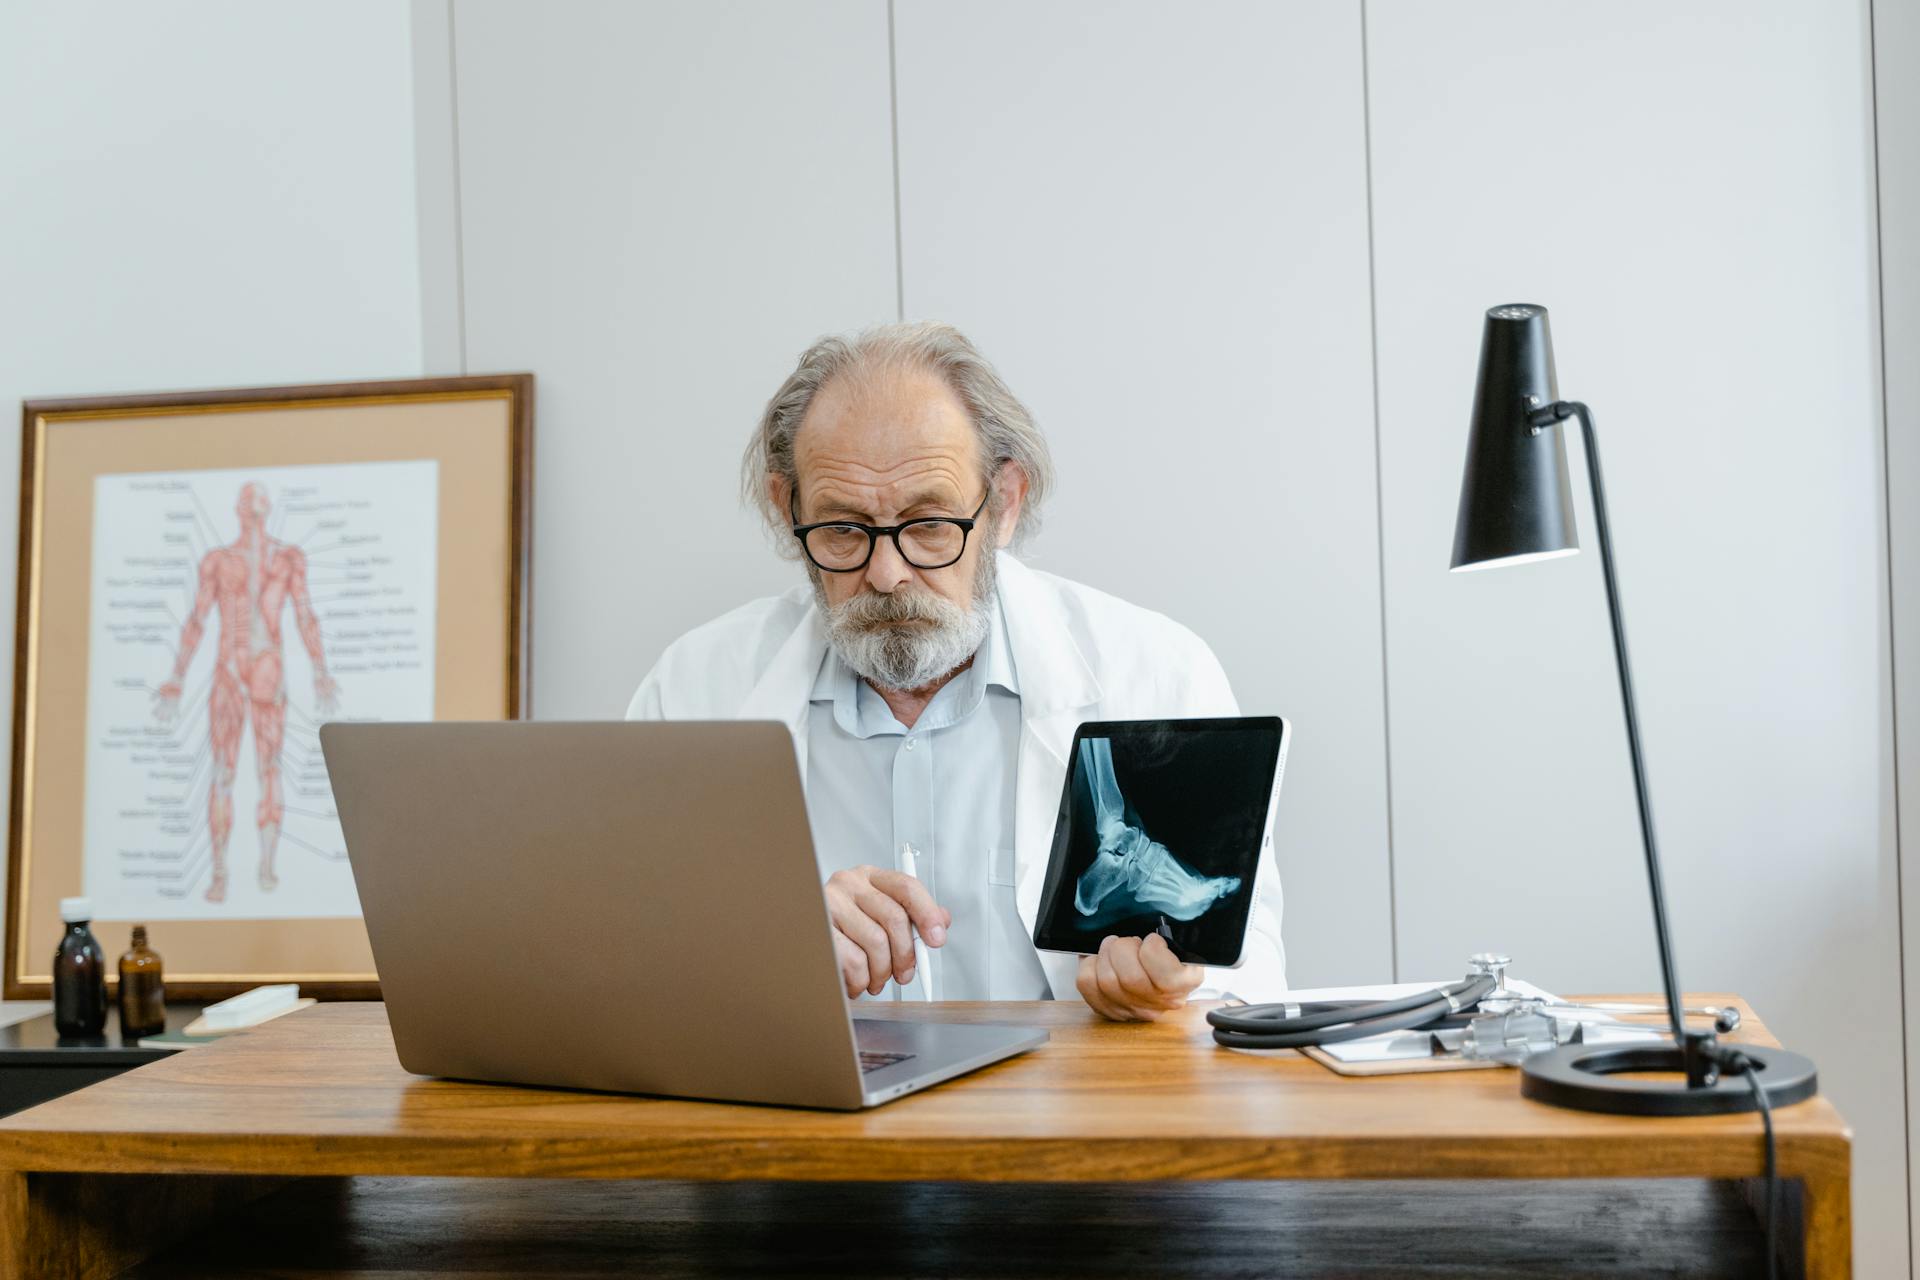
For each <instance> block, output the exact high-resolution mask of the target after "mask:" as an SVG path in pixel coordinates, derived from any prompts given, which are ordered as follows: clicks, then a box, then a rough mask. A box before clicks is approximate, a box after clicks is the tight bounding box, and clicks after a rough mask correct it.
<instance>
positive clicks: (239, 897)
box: [84, 461, 439, 920]
mask: <svg viewBox="0 0 1920 1280" xmlns="http://www.w3.org/2000/svg"><path fill="white" fill-rule="evenodd" d="M438 486H439V464H438V463H435V462H430V461H421V462H413V461H396V462H359V463H342V464H323V465H316V466H292V467H258V468H249V469H247V470H245V471H239V470H217V471H181V472H156V473H145V474H133V475H104V476H100V477H98V478H97V479H96V480H95V483H94V521H93V547H92V572H93V582H92V605H91V616H90V620H89V624H88V634H87V646H88V648H87V681H88V687H87V757H86V760H87V773H86V829H85V838H84V844H85V859H84V866H85V880H86V884H85V888H86V892H87V895H88V896H89V897H90V898H92V899H93V900H94V910H95V912H96V915H97V916H98V918H100V919H108V920H111V919H131V920H156V919H158V920H191V919H212V918H250V919H260V918H286V917H337V916H354V915H358V914H359V898H358V895H357V894H356V893H355V891H354V887H353V876H352V872H351V870H350V868H349V867H348V864H347V861H346V846H345V842H344V840H343V838H342V837H341V834H340V824H339V819H338V817H337V816H336V815H335V813H334V809H333V790H332V786H331V785H330V783H329V782H328V779H327V773H326V762H325V760H324V759H323V758H322V757H321V754H320V744H319V728H320V725H321V723H322V722H324V721H326V720H327V719H329V718H338V717H344V718H350V719H354V720H387V719H406V720H429V719H432V718H433V715H434V637H435V620H436V600H435V583H436V579H437V575H438V563H437V546H438V541H437V539H438V529H439V501H438ZM249 739H250V740H251V741H249Z"/></svg>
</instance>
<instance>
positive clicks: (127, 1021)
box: [120, 924, 167, 1040]
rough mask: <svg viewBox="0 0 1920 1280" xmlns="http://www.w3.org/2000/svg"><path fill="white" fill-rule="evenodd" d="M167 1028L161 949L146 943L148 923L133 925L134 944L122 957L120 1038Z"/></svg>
mask: <svg viewBox="0 0 1920 1280" xmlns="http://www.w3.org/2000/svg"><path fill="white" fill-rule="evenodd" d="M166 1029H167V988H166V984H165V983H164V982H162V981H161V980H160V953H159V952H157V951H155V950H154V949H153V948H152V947H149V946H148V945H147V926H145V925H143V924H137V925H135V926H133V944H132V945H131V946H129V947H128V948H127V950H126V954H124V955H122V956H121V957H120V1038H121V1039H123V1040H137V1039H139V1038H140V1037H141V1036H157V1035H159V1034H160V1033H161V1032H162V1031H165V1030H166Z"/></svg>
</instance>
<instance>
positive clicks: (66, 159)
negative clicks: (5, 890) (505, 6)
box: [0, 0, 420, 949]
mask: <svg viewBox="0 0 1920 1280" xmlns="http://www.w3.org/2000/svg"><path fill="white" fill-rule="evenodd" d="M407 46H408V40H407V13H406V11H405V10H404V9H402V8H395V7H394V6H392V5H390V4H385V3H381V2H380V0H357V2H355V3H339V4H329V5H324V6H321V5H309V6H290V5H279V6H264V5H255V4H247V3H214V2H210V0H198V2H196V3H192V4H186V5H176V6H170V7H169V8H167V9H164V10H162V9H157V8H155V7H153V6H150V5H143V4H133V3H103V4H89V5H0V300H4V305H0V477H4V479H0V495H4V496H3V497H0V602H4V603H3V604H0V609H4V610H5V611H6V614H7V617H8V619H9V621H8V623H7V624H6V625H4V626H0V670H4V671H5V672H6V673H7V677H6V678H5V679H4V680H0V723H7V724H10V723H11V722H12V715H11V711H10V704H11V699H12V696H13V681H12V678H11V673H12V670H13V657H12V653H13V627H12V625H11V617H12V612H13V605H14V590H15V582H14V572H15V564H16V560H17V553H18V549H17V547H16V545H15V542H16V531H17V529H18V527H19V526H18V517H17V511H16V504H17V503H18V500H19V492H18V489H17V487H16V484H15V480H14V477H16V476H17V475H18V474H19V454H18V450H19V431H18V424H19V421H20V418H19V412H20V401H21V400H23V399H28V398H32V397H35V396H54V395H85V394H106V393H110V392H121V391H161V390H174V389H180V390H185V389H192V388H202V387H227V386H247V385H259V384H265V383H290V382H320V381H327V380H330V379H354V378H382V377H386V378H392V377H409V376H412V375H415V374H418V373H419V372H420V288H419V278H418V261H417V252H416V251H417V247H418V241H417V238H416V230H415V225H414V203H413V183H414V175H413V159H414V156H413V132H412V100H411V97H410V94H409V83H410V78H411V77H410V72H409V67H408V58H407ZM289 51H293V53H292V54H291V55H290V53H289ZM6 786H7V782H6V779H5V776H4V775H0V807H4V805H5V802H6V796H5V791H6ZM161 946H162V948H163V949H164V947H165V941H164V938H163V939H162V940H161Z"/></svg>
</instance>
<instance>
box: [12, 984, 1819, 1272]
mask: <svg viewBox="0 0 1920 1280" xmlns="http://www.w3.org/2000/svg"><path fill="white" fill-rule="evenodd" d="M1688 999H1689V1002H1691V1003H1698V1002H1700V1001H1703V1000H1711V1001H1713V1002H1715V1003H1737V1002H1735V1001H1731V1000H1730V999H1729V998H1728V997H1723V996H1689V997H1688ZM935 1011H936V1012H938V1013H940V1014H941V1015H942V1016H950V1017H955V1016H957V1017H964V1018H969V1019H974V1020H979V1021H1005V1022H1023V1023H1037V1024H1040V1025H1044V1026H1046V1027H1048V1028H1049V1029H1050V1030H1051V1031H1052V1034H1053V1039H1052V1042H1051V1043H1050V1044H1048V1045H1047V1046H1045V1047H1043V1048H1042V1049H1040V1050H1037V1051H1035V1052H1033V1053H1029V1054H1026V1055H1024V1056H1022V1057H1019V1058H1015V1059H1012V1060H1010V1061H1008V1062H1004V1063H1000V1064H997V1065H995V1066H993V1067H990V1068H988V1069H986V1070H984V1071H981V1072H978V1073H976V1074H974V1075H972V1076H969V1077H966V1078H965V1079H963V1080H961V1081H957V1082H953V1083H950V1084H948V1085H944V1086H942V1087H940V1088H937V1089H933V1090H931V1091H929V1092H927V1093H923V1094H918V1095H915V1096H912V1097H909V1098H906V1099H903V1100H901V1101H899V1102H895V1103H892V1104H890V1105H887V1106H884V1107H881V1108H879V1109H877V1110H873V1111H867V1112H860V1113H854V1114H844V1113H835V1112H812V1111H795V1110H782V1109H776V1108H771V1107H748V1106H728V1105H723V1104H715V1103H701V1102H685V1101H677V1100H671V1099H643V1098H630V1097H620V1096H611V1095H602V1094H591V1093H569V1092H560V1091H551V1090H536V1089H517V1088H502V1087H497V1086H489V1085H479V1084H463V1083H456V1082H450V1081H435V1080H423V1079H420V1078H417V1077H413V1076H409V1075H407V1074H406V1073H405V1072H403V1071H401V1069H400V1067H399V1064H398V1062H397V1061H396V1059H395V1057H394V1053H393V1046H392V1039H391V1034H390V1032H389V1030H388V1027H387V1023H386V1019H385V1011H384V1009H383V1008H382V1007H381V1006H378V1005H322V1006H319V1007H316V1008H313V1009H309V1010H306V1011H304V1012H302V1013H299V1014H294V1015H291V1016H289V1017H287V1018H284V1019H281V1020H280V1021H277V1022H275V1023H272V1024H270V1025H268V1026H266V1027H263V1028H261V1029H259V1030H257V1031H254V1032H251V1033H249V1034H247V1035H245V1036H241V1037H235V1038H233V1039H230V1040H226V1041H223V1042H221V1043H219V1044H215V1045H212V1046H209V1047H207V1048H203V1049H193V1050H190V1051H188V1052H185V1053H181V1054H178V1055H176V1056H174V1057H173V1058H170V1059H168V1060H166V1061H162V1062H157V1063H154V1064H152V1065H149V1066H145V1067H141V1068H138V1069H136V1070H134V1071H131V1072H128V1073H127V1074H125V1075H122V1076H119V1077H117V1078H115V1079H112V1080H108V1081H105V1082H103V1083H101V1084H98V1085H95V1086H93V1087H91V1088H88V1089H85V1090H82V1091H80V1092H78V1093H74V1094H70V1095H68V1096H66V1097H63V1098H58V1099H55V1100H54V1101H51V1102H48V1103H45V1104H43V1105H41V1106H38V1107H35V1108H33V1109H32V1110H29V1111H25V1112H22V1113H20V1114H18V1115H16V1116H13V1117H10V1118H8V1119H5V1120H0V1276H35V1277H50V1276H81V1275H85V1276H94V1275H111V1274H114V1273H115V1272H116V1271H117V1270H118V1269H120V1268H123V1267H125V1266H127V1265H129V1264H130V1263H132V1262H134V1261H136V1260H138V1259H139V1258H141V1257H144V1256H146V1255H147V1254H148V1253H150V1252H151V1251H152V1250H154V1249H156V1248H158V1247H159V1246H160V1245H162V1244H164V1243H167V1242H168V1241H169V1240H170V1239H173V1238H177V1237H178V1236H179V1235H181V1234H182V1232H183V1231H184V1230H186V1229H188V1228H190V1227H191V1226H192V1225H193V1223H194V1222H195V1221H197V1220H203V1219H204V1218H205V1217H206V1216H207V1215H209V1214H211V1213H212V1212H214V1211H216V1210H217V1209H219V1208H221V1207H224V1206H230V1205H232V1204H233V1203H235V1202H236V1201H238V1200H240V1199H244V1198H246V1197H249V1196H254V1195H258V1194H260V1193H261V1192H262V1191H263V1190H265V1189H267V1188H270V1187H271V1186H273V1185H275V1180H277V1179H284V1178H286V1177H288V1176H297V1175H319V1176H326V1177H345V1176H355V1175H384V1176H404V1177H438V1176H449V1175H452V1176H463V1177H468V1176H470V1177H479V1178H543V1179H544V1178H593V1179H633V1178H643V1179H680V1180H697V1181H709V1180H713V1181H727V1182H733V1181H740V1180H761V1179H765V1180H780V1181H807V1182H816V1181H817V1182H863V1181H876V1180H881V1181H911V1182H921V1181H926V1182H945V1183H954V1182H959V1183H965V1182H1030V1183H1031V1182H1082V1181H1097V1182H1138V1181H1154V1180H1191V1179H1198V1180H1218V1179H1348V1178H1366V1179H1383V1178H1384V1179H1407V1178H1418V1179H1460V1178H1501V1179H1563V1178H1582V1179H1589V1178H1686V1179H1748V1178H1755V1177H1757V1176H1759V1174H1760V1173H1761V1172H1762V1167H1763V1166H1762V1144H1761V1137H1760V1133H1761V1130H1760V1122H1759V1119H1758V1117H1757V1116H1750V1115H1748V1116H1714V1117H1701V1118H1688V1119H1640V1118H1629V1117H1617V1116H1603V1115H1588V1114H1585V1113H1581V1112H1574V1111H1563V1110H1557V1109H1554V1108H1551V1107H1546V1106H1543V1105H1540V1104H1537V1103H1533V1102H1529V1101H1527V1100H1525V1099H1522V1098H1521V1097H1520V1096H1519V1089H1518V1082H1517V1080H1516V1079H1515V1076H1514V1074H1513V1073H1512V1072H1510V1071H1504V1070H1500V1071H1467V1072H1453V1073H1442V1074H1430V1075H1420V1076H1400V1077H1391V1078H1378V1079H1347V1078H1343V1077H1340V1076H1336V1075H1334V1074H1332V1073H1331V1072H1328V1071H1326V1070H1325V1069H1323V1068H1321V1067H1319V1066H1317V1065H1315V1064H1313V1063H1311V1062H1308V1061H1306V1060H1305V1059H1301V1058H1298V1057H1297V1056H1294V1055H1286V1056H1284V1057H1256V1056H1253V1055H1246V1054H1238V1053H1231V1052H1228V1051H1225V1050H1221V1049H1218V1048H1216V1047H1215V1046H1214V1045H1213V1044H1212V1043H1211V1042H1210V1041H1208V1040H1207V1039H1206V1037H1205V1024H1204V1022H1203V1021H1202V1019H1201V1014H1200V1011H1199V1010H1198V1009H1192V1010H1188V1011H1186V1012H1185V1013H1184V1014H1183V1015H1181V1016H1178V1017H1175V1018H1173V1019H1169V1020H1167V1021H1164V1022H1161V1023H1158V1024H1151V1025H1125V1026H1122V1025H1112V1024H1107V1023H1103V1022H1100V1021H1099V1020H1098V1019H1096V1018H1094V1017H1093V1016H1092V1015H1091V1013H1089V1011H1088V1010H1087V1009H1086V1008H1085V1007H1084V1006H1081V1005H1079V1004H1077V1003H1073V1004H1069V1003H1061V1004H1044V1003H1043V1004H1019V1005H945V1006H938V1007H937V1008H936V1010H935ZM1743 1011H1744V1012H1746V1013H1747V1018H1746V1022H1745V1025H1744V1027H1743V1029H1742V1032H1741V1035H1740V1036H1738V1037H1735V1038H1736V1039H1750V1040H1757V1041H1759V1042H1761V1043H1771V1040H1770V1038H1769V1037H1767V1035H1766V1032H1765V1030H1764V1028H1762V1027H1761V1026H1760V1024H1759V1022H1758V1020H1757V1019H1755V1018H1754V1017H1752V1015H1751V1012H1750V1011H1746V1010H1744V1006H1743ZM862 1012H863V1013H866V1012H868V1010H866V1009H863V1010H862ZM874 1012H876V1013H877V1014H879V1015H881V1016H891V1017H919V1016H925V1015H926V1013H927V1012H928V1010H926V1009H925V1008H924V1007H922V1006H918V1005H912V1004H905V1005H898V1006H879V1007H877V1008H876V1009H875V1010H874ZM1776 1128H1777V1132H1778V1135H1779V1166H1780V1172H1781V1175H1782V1177H1783V1178H1788V1179H1794V1180H1797V1182H1798V1183H1799V1186H1800V1188H1801V1194H1800V1198H1799V1200H1800V1212H1798V1213H1797V1214H1795V1215H1794V1217H1795V1218H1796V1219H1797V1220H1798V1223H1799V1225H1800V1227H1801V1230H1802V1236H1803V1240H1804V1246H1803V1247H1804V1250H1805V1257H1806V1260H1807V1264H1806V1265H1807V1274H1808V1275H1810V1276H1816V1277H1823V1278H1824V1277H1835V1276H1844V1275H1848V1274H1850V1250H1851V1239H1850V1237H1851V1225H1850V1219H1849V1199H1848V1194H1849V1193H1848V1168H1849V1154H1850V1135H1849V1133H1848V1131H1847V1128H1846V1126H1845V1124H1844V1122H1843V1121H1842V1120H1841V1118H1840V1116H1839V1114H1838V1113H1837V1112H1836V1111H1835V1110H1834V1108H1833V1107H1832V1105H1831V1104H1830V1103H1828V1102H1827V1101H1826V1100H1825V1099H1824V1098H1815V1099H1813V1100H1811V1101H1808V1102H1805V1103H1802V1104H1799V1105H1797V1106H1794V1107H1790V1108H1787V1109H1785V1110H1783V1111H1781V1112H1779V1113H1778V1114H1777V1116H1776ZM129 1175H131V1176H129ZM181 1175H202V1176H199V1177H182V1176H181ZM1489 1226H1490V1228H1492V1229H1497V1227H1496V1226H1495V1225H1494V1224H1489Z"/></svg>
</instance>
